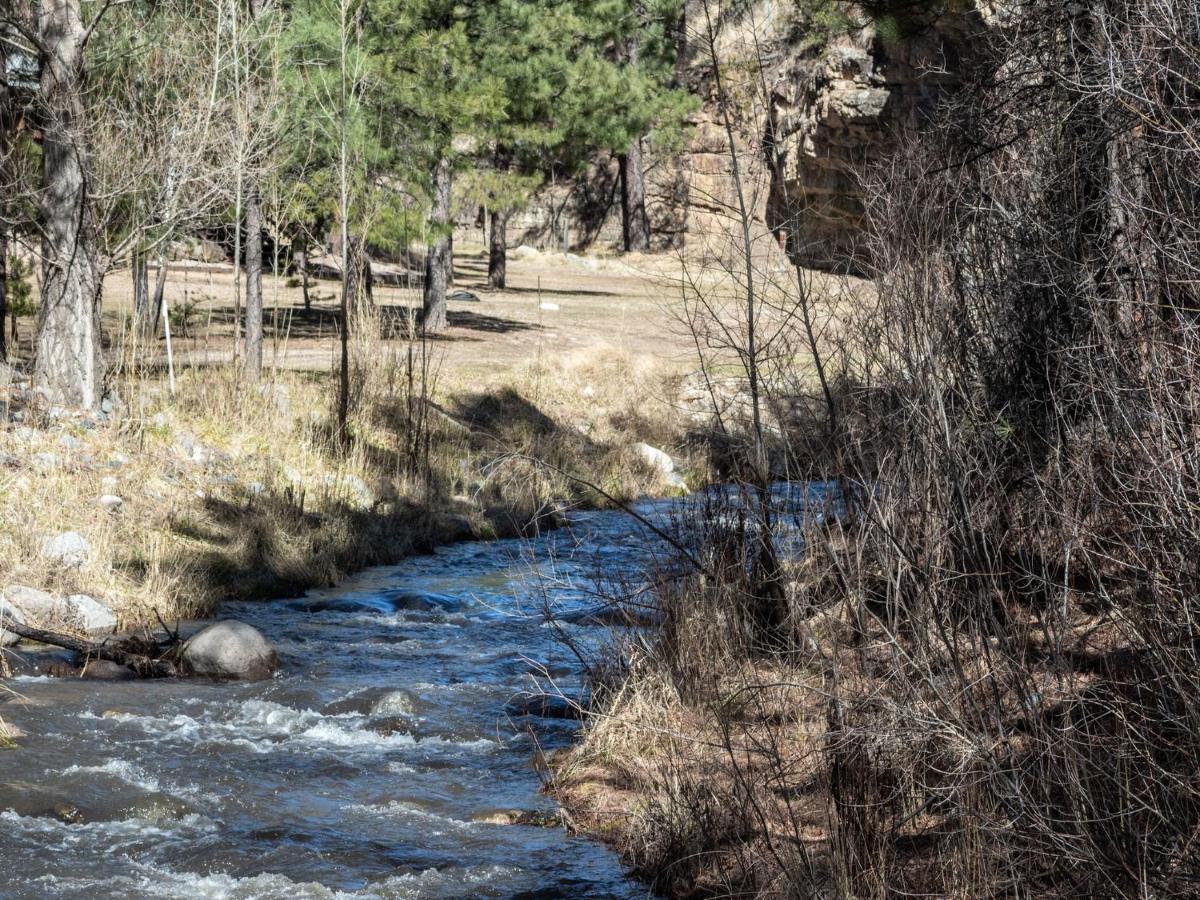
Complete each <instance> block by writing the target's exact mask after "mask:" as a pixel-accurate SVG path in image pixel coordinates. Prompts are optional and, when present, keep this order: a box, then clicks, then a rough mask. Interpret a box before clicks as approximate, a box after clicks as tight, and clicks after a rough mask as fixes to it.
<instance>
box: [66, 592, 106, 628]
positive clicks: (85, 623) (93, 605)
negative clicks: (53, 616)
mask: <svg viewBox="0 0 1200 900" xmlns="http://www.w3.org/2000/svg"><path fill="white" fill-rule="evenodd" d="M62 616H63V621H64V623H65V624H66V625H67V627H69V628H72V629H73V630H75V631H82V632H85V633H86V634H90V635H92V636H99V635H108V634H112V633H113V632H114V631H116V630H117V616H116V614H115V613H114V612H113V611H112V610H111V609H109V608H108V607H107V606H105V605H104V604H103V603H101V602H100V601H99V600H96V599H94V598H92V597H89V596H88V595H87V594H71V596H69V597H65V598H64V599H63V613H62Z"/></svg>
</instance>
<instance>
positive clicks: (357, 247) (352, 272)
mask: <svg viewBox="0 0 1200 900" xmlns="http://www.w3.org/2000/svg"><path fill="white" fill-rule="evenodd" d="M349 241H350V245H349V249H348V252H347V256H346V259H347V262H348V264H349V265H348V268H347V270H346V290H347V292H348V296H349V297H350V301H351V303H350V318H351V321H354V320H356V319H361V318H362V316H363V313H365V312H367V311H368V310H370V309H372V308H374V306H375V274H374V272H372V271H371V257H370V256H369V255H368V254H367V243H366V241H365V240H364V239H363V238H361V237H351V238H349Z"/></svg>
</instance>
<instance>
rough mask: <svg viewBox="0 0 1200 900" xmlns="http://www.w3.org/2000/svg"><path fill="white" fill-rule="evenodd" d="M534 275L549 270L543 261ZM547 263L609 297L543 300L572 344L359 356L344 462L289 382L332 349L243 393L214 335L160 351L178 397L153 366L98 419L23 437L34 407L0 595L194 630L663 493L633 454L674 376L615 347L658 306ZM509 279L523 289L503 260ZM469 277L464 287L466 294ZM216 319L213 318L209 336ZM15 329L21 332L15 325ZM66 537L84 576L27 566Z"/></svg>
mask: <svg viewBox="0 0 1200 900" xmlns="http://www.w3.org/2000/svg"><path fill="white" fill-rule="evenodd" d="M537 264H538V266H541V267H542V268H544V269H552V268H554V266H553V265H550V264H547V263H546V262H545V261H544V260H542V259H541V258H540V257H538V258H537ZM558 265H559V267H560V268H561V267H562V266H563V265H567V266H568V269H567V272H566V274H565V275H564V274H563V273H561V272H560V275H559V277H560V278H563V279H568V278H569V280H572V281H583V282H586V283H587V284H589V285H596V284H597V283H599V284H601V285H603V286H604V287H589V286H586V285H585V286H583V287H580V288H579V289H578V293H577V295H575V296H573V297H570V298H568V297H561V298H559V299H561V300H562V302H561V303H560V307H562V308H564V309H567V310H568V311H569V308H570V306H571V304H572V303H576V304H578V306H579V312H578V316H579V317H582V318H584V319H586V321H587V323H588V325H587V326H586V327H583V326H581V330H580V332H579V333H575V332H574V331H572V332H571V333H570V335H569V338H568V337H565V336H564V334H563V333H560V332H558V331H557V326H556V329H555V330H551V329H547V328H545V327H542V328H540V329H539V328H530V329H516V330H515V331H513V332H511V333H505V332H503V331H500V332H495V333H492V332H488V331H486V330H484V331H477V330H472V328H458V327H456V328H452V329H451V334H450V335H449V337H448V339H447V340H439V341H437V342H434V343H432V344H430V345H428V346H427V347H425V348H423V349H422V348H420V346H419V345H410V344H409V342H408V341H406V340H403V339H400V338H399V337H396V338H394V339H392V340H383V341H371V342H368V343H367V344H366V345H364V346H361V347H358V348H356V352H357V353H358V354H359V357H358V358H359V360H360V363H359V370H358V372H357V375H356V379H355V396H356V401H357V403H356V413H355V416H354V421H353V422H352V427H351V431H352V434H353V442H352V445H351V447H350V448H349V450H348V451H342V450H340V449H339V448H337V447H336V446H335V445H334V443H333V441H332V439H331V434H332V429H331V425H330V417H331V414H332V410H333V401H334V382H333V379H332V378H331V375H330V373H329V371H328V368H326V365H327V363H322V364H321V365H319V366H318V367H317V369H318V370H317V371H304V370H303V367H304V365H306V363H307V362H309V361H311V359H310V357H311V356H312V354H313V353H315V352H316V350H315V349H314V348H316V347H317V345H320V344H323V346H324V348H325V349H321V350H320V353H323V354H326V360H327V358H328V357H327V353H328V345H329V343H330V339H331V337H332V335H330V338H325V337H319V338H304V339H299V340H293V341H292V342H291V343H288V344H287V345H286V348H285V347H284V345H282V344H281V352H280V357H279V361H280V362H281V363H284V364H283V365H280V366H278V367H276V368H275V369H274V371H273V372H271V373H270V374H269V375H268V376H267V379H266V381H265V383H264V384H263V386H262V387H261V388H260V389H259V390H257V391H256V390H250V389H247V388H246V387H244V386H243V385H242V384H241V383H240V382H239V380H238V379H237V378H236V377H235V374H234V372H233V370H232V369H231V368H230V367H229V366H228V365H227V364H223V363H222V362H221V361H220V360H221V359H223V358H225V359H227V358H228V350H229V348H230V346H231V343H230V341H229V335H228V333H226V334H225V335H224V336H223V337H222V336H221V335H220V334H218V333H217V328H216V326H215V325H213V327H212V328H210V330H209V331H208V332H207V333H206V334H205V335H204V336H203V337H201V336H200V334H199V332H198V331H193V335H194V336H193V337H192V338H184V339H183V340H182V343H181V344H179V345H177V349H179V350H180V351H181V353H182V358H181V360H180V365H179V377H178V387H177V392H176V394H175V396H173V397H172V396H170V394H169V392H168V391H167V388H166V385H165V383H164V380H163V378H162V375H163V373H162V372H161V371H160V370H158V369H156V368H153V367H152V368H150V369H146V368H145V367H144V366H136V367H135V366H126V367H125V368H124V369H123V370H122V372H121V373H120V374H119V375H118V382H117V393H118V394H119V395H120V397H121V399H122V402H120V403H118V407H117V410H116V412H115V414H114V415H113V417H112V420H111V422H105V421H100V420H98V419H95V418H80V417H63V418H60V419H57V420H55V421H35V420H36V418H37V417H36V415H34V413H33V411H29V414H28V415H27V417H26V421H25V422H23V423H12V424H10V425H7V426H0V458H2V459H4V460H7V464H6V465H4V466H0V496H3V498H4V500H3V509H4V515H3V517H2V518H0V586H2V585H7V584H14V583H17V584H28V585H31V586H34V587H39V588H44V589H47V590H51V591H57V592H62V593H87V594H90V595H92V596H94V597H96V598H97V599H100V600H102V601H104V602H107V603H109V604H110V605H111V606H112V607H113V608H114V610H115V611H116V612H117V614H118V616H119V617H120V619H121V622H122V624H123V625H126V626H136V625H142V624H152V623H153V622H154V621H155V620H156V618H157V617H159V616H161V617H162V618H163V619H167V620H169V619H173V618H176V617H181V616H196V615H204V614H206V613H208V612H209V611H211V610H212V608H213V606H214V604H215V603H217V602H219V601H220V600H221V599H223V598H227V597H238V598H244V597H259V596H278V595H281V594H288V593H293V592H296V591H299V590H302V589H304V588H306V587H308V586H312V585H329V584H333V583H336V582H337V581H338V580H339V579H340V578H343V577H345V575H347V574H349V573H350V572H353V571H354V570H356V569H360V568H362V567H364V566H368V565H372V564H381V563H387V562H393V561H395V560H396V559H398V558H399V557H401V556H403V555H404V554H406V553H409V552H413V551H416V550H422V549H428V548H430V547H432V546H433V545H435V544H436V543H439V542H442V541H446V540H452V539H455V538H461V537H465V536H470V535H477V536H481V537H488V536H494V535H499V534H512V533H517V532H520V531H522V530H524V529H525V528H527V527H529V526H530V525H531V524H534V525H537V526H541V525H546V524H550V523H552V522H553V521H554V519H555V518H556V516H557V515H558V514H560V513H561V511H562V510H563V509H565V508H567V507H571V506H579V505H593V504H597V503H603V502H606V501H605V499H604V497H603V495H602V494H599V493H597V492H595V491H593V490H591V489H589V488H587V487H586V486H584V485H583V484H582V483H581V481H579V480H577V479H583V480H585V481H587V482H590V483H593V484H596V485H598V486H599V487H601V488H602V489H603V492H604V493H607V494H611V495H613V496H616V497H619V498H630V497H635V496H638V495H640V494H643V493H660V492H662V491H663V490H665V489H666V487H665V485H664V484H663V483H662V477H661V475H660V474H659V473H658V472H656V471H654V470H652V469H649V468H648V467H647V466H646V465H645V464H644V463H643V462H642V461H641V459H640V457H639V456H638V455H637V454H636V452H634V451H633V450H632V449H631V445H632V444H633V443H634V442H635V441H638V440H644V441H648V442H651V443H656V444H658V445H660V446H664V447H666V448H667V449H668V450H679V449H680V447H679V444H680V439H679V437H678V435H679V434H681V432H682V429H681V428H680V427H679V413H678V412H677V411H676V409H675V404H674V400H673V392H674V391H675V389H676V388H677V386H678V378H677V376H676V374H675V373H676V370H677V367H676V364H675V360H674V359H673V358H672V355H671V354H670V353H665V354H664V353H662V352H661V351H662V350H663V347H662V345H661V344H660V345H659V346H658V347H657V348H656V350H657V351H659V352H651V348H650V347H649V346H648V342H647V343H638V342H637V341H627V340H625V339H624V338H623V337H622V335H628V334H638V335H640V334H642V332H640V331H637V330H633V329H628V328H625V327H623V326H622V324H621V316H622V314H623V313H622V309H627V308H628V307H629V306H636V307H637V308H638V309H639V310H640V313H639V314H644V315H649V314H650V310H652V309H654V308H656V307H655V304H654V301H653V300H652V299H651V298H650V296H649V294H650V292H651V291H652V290H653V289H654V286H653V285H651V284H649V283H648V282H646V281H644V280H642V279H639V278H635V277H633V276H631V275H629V274H628V270H624V269H623V270H622V273H623V274H621V275H620V276H619V279H624V282H623V284H625V287H620V285H616V286H614V283H613V280H612V278H610V277H609V276H607V275H604V274H601V275H596V274H595V273H596V272H597V271H599V272H601V273H603V271H604V269H605V268H607V267H611V266H613V265H617V264H615V263H598V264H596V265H597V269H592V268H590V267H589V265H588V264H578V263H572V264H562V263H560V264H558ZM210 268H211V267H210ZM513 268H514V269H516V270H517V272H518V279H519V278H520V275H519V273H520V268H521V265H520V262H517V264H516V265H515V266H514V267H513ZM577 270H578V272H579V273H582V274H578V275H577V274H576V272H577ZM196 271H198V270H193V271H192V274H193V275H195V274H196ZM223 274H224V276H225V277H228V273H223V271H222V270H221V269H220V268H219V267H217V268H213V269H212V271H211V272H209V274H208V276H206V277H210V278H211V279H212V280H213V284H214V285H216V284H217V282H219V280H220V278H221V277H222V275H223ZM121 277H123V276H120V275H118V276H115V277H113V278H111V279H110V282H109V284H108V286H107V288H108V291H109V295H110V296H111V297H112V300H113V302H111V303H108V304H107V307H106V309H107V315H108V319H107V324H108V326H109V328H108V334H109V336H110V337H111V339H112V340H111V347H110V351H109V358H110V359H114V358H115V359H121V358H124V359H128V358H129V357H130V356H131V355H132V351H131V348H129V347H128V346H127V344H126V343H125V342H124V340H123V337H122V335H123V334H124V332H122V331H121V330H120V324H121V316H122V312H123V303H122V302H121V300H120V294H119V290H120V279H121ZM197 277H198V276H197ZM466 277H467V276H466V274H463V275H460V283H459V285H458V287H459V288H462V287H464V286H468V287H469V286H470V285H464V284H463V283H462V282H463V281H464V280H465V279H466ZM534 277H535V279H536V277H538V276H534ZM589 278H591V279H592V280H591V281H590V282H589V281H588V279H589ZM171 284H172V287H171V289H172V290H180V289H181V288H180V284H179V283H178V282H175V281H172V283H171ZM630 284H634V285H636V286H637V287H636V290H634V289H633V288H630V287H629V285H630ZM226 287H227V286H226ZM615 288H620V289H621V290H624V291H626V292H627V294H628V296H626V295H624V294H622V295H620V296H621V304H620V305H617V306H614V305H613V304H612V303H608V302H603V301H599V300H597V299H595V298H594V297H593V296H592V294H591V293H589V292H601V291H602V290H603V291H609V290H610V289H615ZM182 289H185V290H191V288H186V287H185V288H182ZM564 290H565V288H564ZM271 291H272V289H271V288H270V287H268V289H267V292H268V297H270V296H271ZM522 298H523V295H522V294H521V293H520V292H519V291H518V292H514V293H513V295H512V296H511V297H510V296H508V295H505V297H504V298H503V299H502V300H498V301H495V302H494V303H493V304H492V305H493V306H494V305H497V304H508V305H511V306H513V307H514V308H520V307H521V304H522V303H526V300H525V299H522ZM409 299H411V297H409ZM384 300H385V302H386V295H385V298H384ZM206 302H207V301H206ZM472 306H473V307H474V308H480V307H483V306H484V304H472ZM489 308H490V307H489ZM229 312H230V310H229V308H228V306H227V305H217V304H215V302H214V303H213V305H212V306H211V309H210V313H211V315H210V316H209V318H210V324H211V323H216V322H218V321H219V320H221V319H222V317H224V318H228V315H229ZM478 315H489V316H490V315H491V314H490V313H486V312H485V313H479V314H478ZM546 315H548V314H546ZM23 326H24V327H23V331H24V333H25V334H26V335H27V334H28V333H29V328H30V327H31V324H30V323H23ZM193 327H194V326H193ZM589 328H590V329H591V330H590V331H589V330H588V329H589ZM461 332H465V333H461ZM553 335H557V336H558V337H561V338H562V340H556V341H551V340H550V337H549V336H553ZM588 335H591V336H592V337H588ZM593 338H594V340H593ZM306 341H307V343H305V342H306ZM202 342H204V343H205V346H204V347H201V346H200V345H201V343H202ZM622 345H625V349H622ZM410 346H414V347H415V349H414V354H416V355H417V356H419V355H420V353H421V352H425V353H426V354H427V359H428V363H429V364H428V372H427V379H426V380H427V383H428V387H429V391H430V394H431V397H432V398H433V401H434V403H435V404H436V405H435V406H434V407H430V409H431V410H432V411H431V412H430V414H429V416H430V417H429V441H428V445H427V446H428V455H427V466H426V464H425V463H426V460H425V459H424V458H423V459H421V460H419V461H417V463H418V464H416V465H414V459H413V456H412V447H413V445H414V442H413V440H412V438H413V430H414V423H413V421H412V420H411V409H412V408H413V407H411V406H410V405H406V404H407V401H408V399H410V398H409V394H408V392H409V391H411V390H412V387H411V386H410V385H409V384H408V383H407V382H406V375H405V373H406V368H405V367H406V365H407V360H408V352H409V348H410ZM189 353H190V354H191V356H190V358H189V356H188V354H189ZM306 354H307V355H306ZM205 355H206V356H207V357H208V362H207V363H206V364H201V357H202V356H205ZM293 363H295V364H296V366H298V367H299V368H296V367H293V365H292V364H293ZM483 369H486V376H485V375H483V374H481V371H482V370H483ZM416 380H417V381H418V382H419V381H420V376H419V375H418V376H417V379H416ZM415 399H416V404H417V408H420V407H421V402H420V398H419V396H417V397H416V398H415ZM417 443H420V442H419V441H418V442H417ZM422 455H423V456H424V454H422ZM105 494H113V495H117V496H119V497H121V498H122V500H123V501H124V502H123V504H122V506H121V508H120V510H119V511H116V512H110V511H108V510H106V509H105V508H103V507H102V506H101V505H100V502H99V500H100V497H101V496H102V495H105ZM62 531H77V532H80V533H81V534H83V535H84V536H85V537H86V539H87V540H88V542H89V544H90V545H91V555H90V558H89V560H88V562H87V563H86V564H85V565H84V566H83V567H81V568H79V569H60V568H56V567H54V566H51V565H50V564H48V563H47V562H46V561H45V560H44V559H43V557H42V554H41V545H42V542H43V540H44V539H45V538H46V537H47V536H49V535H53V534H56V533H59V532H62Z"/></svg>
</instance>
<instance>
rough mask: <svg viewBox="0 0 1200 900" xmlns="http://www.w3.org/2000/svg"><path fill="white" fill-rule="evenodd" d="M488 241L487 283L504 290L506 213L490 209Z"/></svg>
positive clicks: (506, 245) (506, 260)
mask: <svg viewBox="0 0 1200 900" xmlns="http://www.w3.org/2000/svg"><path fill="white" fill-rule="evenodd" d="M491 219H492V228H491V235H490V238H489V241H488V285H490V286H491V287H493V288H495V289H496V290H498V291H502V290H504V287H505V278H506V276H507V274H508V213H507V212H500V211H498V210H492V215H491Z"/></svg>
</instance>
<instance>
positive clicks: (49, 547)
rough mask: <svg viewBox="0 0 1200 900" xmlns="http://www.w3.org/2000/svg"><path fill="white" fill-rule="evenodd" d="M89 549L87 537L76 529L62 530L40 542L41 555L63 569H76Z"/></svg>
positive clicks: (86, 558)
mask: <svg viewBox="0 0 1200 900" xmlns="http://www.w3.org/2000/svg"><path fill="white" fill-rule="evenodd" d="M91 551H92V548H91V547H90V546H88V542H87V539H86V538H84V536H83V535H82V534H80V533H79V532H77V531H64V532H63V533H62V534H56V535H54V537H50V538H46V540H45V541H44V542H43V543H42V556H44V557H45V558H46V559H47V560H49V561H50V562H52V563H54V564H56V565H59V566H62V567H63V568H65V569H78V568H79V567H80V566H82V565H83V564H84V563H85V562H87V560H88V555H89V554H90V553H91Z"/></svg>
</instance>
